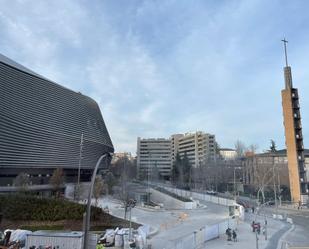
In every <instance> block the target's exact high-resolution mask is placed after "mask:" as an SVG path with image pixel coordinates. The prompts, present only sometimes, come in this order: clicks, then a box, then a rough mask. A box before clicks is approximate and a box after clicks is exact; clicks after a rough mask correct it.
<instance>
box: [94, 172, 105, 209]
mask: <svg viewBox="0 0 309 249" xmlns="http://www.w3.org/2000/svg"><path fill="white" fill-rule="evenodd" d="M104 186H105V184H104V180H103V178H102V176H101V175H97V176H96V177H95V182H94V188H93V197H94V198H95V206H97V205H98V199H99V198H100V196H101V195H102V194H103V192H104Z"/></svg>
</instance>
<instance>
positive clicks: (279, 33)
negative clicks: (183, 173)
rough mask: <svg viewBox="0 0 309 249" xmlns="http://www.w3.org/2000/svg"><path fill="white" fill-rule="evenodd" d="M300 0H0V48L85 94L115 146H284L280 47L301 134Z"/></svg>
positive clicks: (303, 50)
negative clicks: (178, 140) (197, 136)
mask: <svg viewBox="0 0 309 249" xmlns="http://www.w3.org/2000/svg"><path fill="white" fill-rule="evenodd" d="M308 10H309V2H308V1H305V0H303V1H300V0H297V1H288V0H286V1H284V0H282V1H276V0H274V1H269V0H257V1H255V0H243V1H241V0H239V1H233V0H229V1H216V0H212V1H211V0H210V1H206V0H200V1H199V0H194V1H193V0H192V1H187V0H161V1H159V0H153V1H151V0H147V1H143V0H139V1H134V0H130V1H128V0H118V1H115V0H105V1H104V0H94V1H87V0H81V1H77V0H61V1H60V0H53V1H43V0H42V1H34V0H33V1H27V0H23V1H22V0H20V1H13V0H12V1H7V0H0V53H2V54H4V55H6V56H8V57H10V58H11V59H14V60H16V61H17V62H19V63H21V64H23V65H24V66H26V67H28V68H30V69H32V70H34V71H36V72H38V73H39V74H42V75H43V76H45V77H47V78H49V79H51V80H53V81H56V82H58V83H59V84H61V85H65V86H66V87H69V88H71V89H73V90H75V91H80V92H82V93H84V94H86V95H89V96H91V97H93V98H94V99H95V100H96V101H97V102H98V103H99V105H100V107H101V111H102V114H103V117H104V119H105V122H106V125H107V128H108V130H109V132H110V135H111V138H112V140H113V143H114V146H115V149H116V151H131V152H133V153H134V152H135V151H136V138H137V137H138V136H141V137H168V136H170V135H171V134H173V133H183V132H188V131H196V130H203V131H205V132H209V133H214V134H215V135H216V138H217V140H218V142H219V144H220V145H221V146H222V147H234V143H235V141H236V140H237V139H240V140H242V141H243V142H244V143H246V144H247V145H250V144H257V145H258V147H259V150H260V151H263V150H264V149H267V148H268V147H269V140H270V139H274V140H275V141H276V143H277V146H278V147H279V148H281V147H283V146H284V130H283V122H282V107H281V95H280V94H281V93H280V92H281V89H282V88H283V87H284V82H283V66H284V55H283V46H282V44H281V42H280V40H281V39H282V38H283V37H286V38H287V39H288V40H289V44H288V54H289V62H290V64H291V66H292V72H293V80H294V86H295V87H297V88H299V91H300V98H301V99H300V103H301V107H302V109H301V112H302V118H303V132H304V139H305V141H304V142H305V146H306V144H307V138H308V137H309V125H308V121H309V112H308V111H307V110H308V109H309V98H306V96H307V95H308V94H309V59H308V55H309V30H308V29H309V15H308Z"/></svg>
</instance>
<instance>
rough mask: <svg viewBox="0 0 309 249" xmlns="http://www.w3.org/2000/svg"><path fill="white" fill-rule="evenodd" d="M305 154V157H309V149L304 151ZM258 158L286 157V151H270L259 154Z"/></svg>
mask: <svg viewBox="0 0 309 249" xmlns="http://www.w3.org/2000/svg"><path fill="white" fill-rule="evenodd" d="M304 154H305V155H309V149H304ZM256 155H258V156H272V155H274V156H286V149H283V150H277V151H275V152H271V151H268V152H264V153H259V154H256Z"/></svg>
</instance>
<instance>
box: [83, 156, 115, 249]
mask: <svg viewBox="0 0 309 249" xmlns="http://www.w3.org/2000/svg"><path fill="white" fill-rule="evenodd" d="M107 156H109V153H106V154H104V155H102V156H101V157H100V158H99V160H98V161H97V164H96V166H95V168H94V170H93V173H92V178H91V184H90V189H89V193H88V201H87V209H86V216H85V218H86V219H85V227H84V243H83V244H84V246H83V249H88V235H89V234H88V233H89V227H90V214H91V197H92V192H93V186H94V182H95V177H96V174H97V171H98V168H99V165H100V164H101V161H102V160H103V159H104V158H106V157H107Z"/></svg>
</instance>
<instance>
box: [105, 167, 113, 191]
mask: <svg viewBox="0 0 309 249" xmlns="http://www.w3.org/2000/svg"><path fill="white" fill-rule="evenodd" d="M105 183H106V185H107V189H106V190H107V194H111V193H112V192H113V187H114V186H115V185H116V178H115V176H114V175H113V173H112V172H108V173H107V174H106V176H105Z"/></svg>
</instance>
